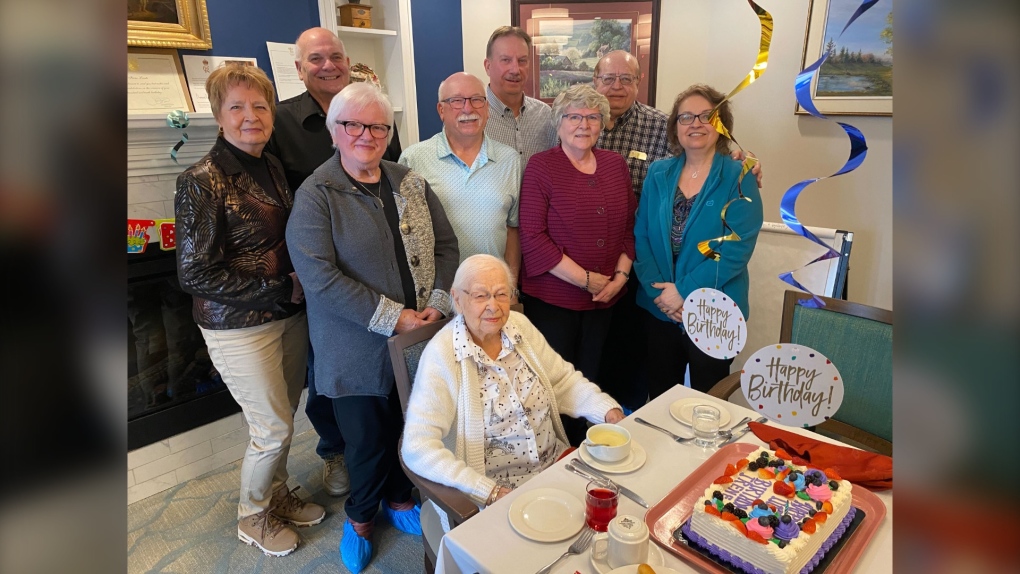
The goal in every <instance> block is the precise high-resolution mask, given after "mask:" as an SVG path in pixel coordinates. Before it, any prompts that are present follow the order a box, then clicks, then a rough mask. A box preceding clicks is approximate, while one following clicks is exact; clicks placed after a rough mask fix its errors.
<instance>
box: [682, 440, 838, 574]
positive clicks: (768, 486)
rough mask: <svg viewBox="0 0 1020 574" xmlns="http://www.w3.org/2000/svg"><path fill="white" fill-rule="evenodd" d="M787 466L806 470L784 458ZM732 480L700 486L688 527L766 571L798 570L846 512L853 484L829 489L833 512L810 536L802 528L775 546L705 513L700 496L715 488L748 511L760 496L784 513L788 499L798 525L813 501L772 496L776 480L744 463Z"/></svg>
mask: <svg viewBox="0 0 1020 574" xmlns="http://www.w3.org/2000/svg"><path fill="white" fill-rule="evenodd" d="M760 452H761V451H755V452H754V453H752V454H750V455H748V459H749V460H753V459H754V458H756V457H757V456H758V454H759V453H760ZM769 454H770V456H771V457H772V458H776V456H775V453H773V452H770V453H769ZM735 462H736V461H734V463H735ZM786 464H787V466H789V467H792V468H793V469H795V470H800V471H807V470H808V469H807V468H805V467H801V466H797V465H794V464H792V463H790V462H789V461H786ZM771 470H775V469H771ZM732 478H733V479H734V480H733V482H732V483H729V484H712V485H709V487H708V489H706V490H705V495H704V496H703V497H702V498H701V499H699V500H698V501H697V502H696V503H695V507H694V513H693V515H692V516H691V524H690V529H691V530H692V531H693V532H694V533H696V534H699V535H701V536H702V537H704V538H705V539H706V540H707V541H709V542H710V543H712V544H714V545H716V546H718V547H719V548H721V549H723V550H725V551H727V552H729V553H730V554H732V555H734V556H737V557H739V558H741V559H742V560H745V561H746V562H748V563H750V564H752V565H754V566H755V567H757V568H759V569H761V570H762V571H764V572H768V573H769V574H790V573H793V572H800V570H801V569H802V568H804V566H805V565H806V564H807V563H808V561H809V560H811V558H812V557H813V556H814V555H815V554H816V553H817V552H818V550H819V548H821V546H822V544H823V543H824V542H825V540H826V539H827V538H828V537H829V536H830V535H831V534H832V532H833V530H835V529H836V528H837V527H838V526H839V524H840V522H842V521H843V519H844V518H845V517H846V514H847V512H849V511H850V506H851V498H852V494H851V493H852V489H853V486H852V485H851V484H850V482H848V481H846V480H840V481H836V482H838V483H839V487H838V489H837V490H834V491H832V497H831V498H830V499H829V502H830V503H831V504H832V509H833V510H832V513H831V514H829V517H828V519H827V520H826V521H825V522H824V523H818V522H816V523H815V524H816V530H815V532H814V533H813V534H808V533H807V532H803V531H801V532H800V533H799V534H798V535H797V537H796V538H794V539H793V540H791V541H790V542H789V543H788V544H787V545H786V547H785V548H780V547H779V546H778V545H777V544H775V543H774V542H769V543H768V544H762V543H760V542H756V541H754V540H751V539H750V538H748V537H747V536H746V535H745V534H744V533H742V532H741V531H740V530H738V529H737V527H735V526H734V525H733V524H730V521H728V520H724V519H722V518H720V517H719V516H715V515H714V514H711V513H709V512H706V511H705V500H712V493H713V492H715V491H719V492H721V493H722V495H723V503H727V502H732V503H734V506H736V507H737V508H741V509H743V510H745V511H748V512H750V511H751V510H752V502H753V501H754V500H755V499H760V500H762V501H764V502H765V503H766V504H771V505H774V506H775V507H776V509H777V510H778V511H779V512H778V513H779V514H780V515H782V514H783V513H784V509H786V505H787V503H789V510H788V513H789V514H790V515H791V517H792V518H793V520H794V521H795V522H797V523H800V521H801V519H802V518H803V517H805V516H807V509H808V508H812V509H813V508H814V507H815V504H816V503H815V501H813V500H802V499H800V498H797V497H794V498H787V497H786V496H781V495H779V494H776V493H775V492H774V491H773V488H772V487H773V485H774V484H775V482H776V481H775V480H774V479H765V478H762V477H760V476H759V474H758V472H757V471H750V470H748V469H747V467H744V468H743V469H742V470H741V471H740V472H738V473H737V474H736V475H734V476H733V477H732ZM830 479H831V478H830ZM713 502H714V501H713ZM751 520H755V519H754V518H752V519H751Z"/></svg>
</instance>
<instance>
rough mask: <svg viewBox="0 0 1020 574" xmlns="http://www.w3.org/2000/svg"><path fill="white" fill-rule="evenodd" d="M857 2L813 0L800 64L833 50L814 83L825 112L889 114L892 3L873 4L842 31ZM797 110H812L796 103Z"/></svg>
mask: <svg viewBox="0 0 1020 574" xmlns="http://www.w3.org/2000/svg"><path fill="white" fill-rule="evenodd" d="M859 6H860V2H859V1H858V0H810V4H809V5H808V19H807V29H806V31H805V33H804V54H803V56H802V58H801V69H802V70H803V69H804V67H805V66H807V65H809V64H811V63H812V62H814V61H816V60H818V58H821V57H822V54H824V53H826V52H828V53H829V58H828V59H827V60H826V61H825V63H824V64H822V67H821V68H819V69H818V73H817V74H815V80H814V82H813V83H812V85H811V96H812V98H813V99H814V102H815V106H816V107H817V108H818V111H820V112H822V113H823V114H826V115H847V116H891V115H892V107H893V103H892V100H893V76H892V74H893V44H892V41H893V32H892V31H893V15H892V5H891V4H885V3H883V4H877V5H875V7H874V8H872V9H870V10H868V11H867V12H865V13H864V14H862V15H861V17H860V18H858V19H857V20H856V21H855V22H854V23H853V24H852V25H851V26H850V27H849V28H847V30H846V32H845V33H843V34H842V35H840V31H841V30H842V29H843V26H845V25H846V23H847V21H848V20H849V19H850V16H851V15H852V14H853V13H854V10H856V9H857V8H858V7H859ZM796 113H798V114H807V113H808V112H807V111H806V110H805V109H804V108H803V107H802V106H801V105H800V103H797V104H796Z"/></svg>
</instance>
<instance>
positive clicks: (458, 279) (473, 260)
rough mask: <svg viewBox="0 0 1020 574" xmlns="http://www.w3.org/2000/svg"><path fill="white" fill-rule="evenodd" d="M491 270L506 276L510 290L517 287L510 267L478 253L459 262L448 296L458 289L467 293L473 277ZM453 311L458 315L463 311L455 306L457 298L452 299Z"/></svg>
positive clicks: (497, 258)
mask: <svg viewBox="0 0 1020 574" xmlns="http://www.w3.org/2000/svg"><path fill="white" fill-rule="evenodd" d="M492 269H500V270H502V271H503V273H504V274H506V283H507V285H509V286H510V288H511V289H514V288H515V287H514V286H515V285H517V278H516V277H514V274H513V271H510V266H509V265H507V264H506V261H503V260H502V259H500V258H499V257H493V256H492V255H488V254H486V253H478V254H476V255H472V256H471V257H468V258H467V259H465V260H464V261H462V262H461V264H460V267H457V273H456V274H455V275H454V276H453V287H452V288H451V289H450V295H453V291H454V290H456V289H460V290H461V292H463V291H467V290H468V288H469V287H471V282H472V281H474V279H475V277H476V276H477V275H478V274H479V273H482V272H483V271H489V270H492ZM453 310H454V311H456V312H457V314H458V315H460V314H462V313H463V311H462V310H461V309H460V308H459V306H458V305H457V298H456V297H454V299H453Z"/></svg>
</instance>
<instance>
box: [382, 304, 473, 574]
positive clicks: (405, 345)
mask: <svg viewBox="0 0 1020 574" xmlns="http://www.w3.org/2000/svg"><path fill="white" fill-rule="evenodd" d="M449 321H450V320H449V319H444V320H442V321H437V322H435V323H430V324H428V325H425V326H423V327H419V328H417V329H414V330H412V331H408V332H406V333H402V334H400V335H394V336H392V337H390V338H389V340H388V341H387V342H386V344H387V347H388V348H389V352H390V361H391V362H392V363H393V376H394V378H395V380H396V385H397V394H398V395H399V396H400V408H401V410H402V411H403V412H404V413H406V412H407V401H408V399H410V397H411V385H413V384H414V376H415V374H417V372H418V361H419V360H420V359H421V354H422V352H423V351H425V346H426V345H428V343H429V341H430V340H431V339H432V337H434V336H435V334H436V333H438V332H439V330H440V329H442V328H443V326H445V325H446V324H447V323H448V322H449ZM400 466H401V467H402V468H403V469H404V474H406V475H407V477H408V478H409V479H411V482H412V483H413V484H414V485H415V486H416V487H417V488H418V492H419V493H420V494H421V496H422V502H425V501H431V502H432V503H433V504H435V505H436V506H438V507H439V508H441V509H443V511H444V512H446V514H447V517H448V519H449V522H450V527H451V528H453V527H454V526H456V525H458V524H460V523H461V522H464V521H465V520H467V519H468V518H471V517H472V516H474V515H475V514H478V506H477V505H476V504H475V503H474V502H472V501H471V499H470V498H468V496H467V495H466V494H464V493H463V492H461V491H459V490H457V489H456V488H451V487H449V486H446V485H442V484H439V483H436V482H432V481H431V480H428V479H425V478H422V477H420V476H418V475H417V474H415V473H413V472H411V471H410V470H409V469H408V468H407V466H405V465H404V460H403V458H401V460H400ZM421 522H422V533H423V536H422V543H423V546H424V549H425V564H424V567H425V572H426V573H428V574H432V573H433V572H435V570H436V553H437V551H438V548H439V541H440V539H442V537H443V527H442V524H441V523H440V520H439V515H438V514H436V513H435V511H434V510H432V509H431V508H430V507H429V506H428V505H425V504H423V505H422V518H421Z"/></svg>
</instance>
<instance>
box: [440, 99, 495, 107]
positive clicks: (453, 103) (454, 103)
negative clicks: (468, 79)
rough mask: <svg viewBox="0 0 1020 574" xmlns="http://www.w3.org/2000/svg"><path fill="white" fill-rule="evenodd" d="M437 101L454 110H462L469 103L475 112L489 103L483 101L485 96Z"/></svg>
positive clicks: (485, 100)
mask: <svg viewBox="0 0 1020 574" xmlns="http://www.w3.org/2000/svg"><path fill="white" fill-rule="evenodd" d="M439 101H441V102H443V103H444V104H448V105H449V106H450V107H451V108H453V109H455V110H459V109H462V108H463V107H464V105H465V104H467V103H468V102H469V101H470V102H471V107H472V108H474V109H476V110H477V109H481V108H483V107H485V104H487V103H489V100H487V99H485V96H471V97H470V98H461V97H454V98H446V99H445V100H439Z"/></svg>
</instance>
